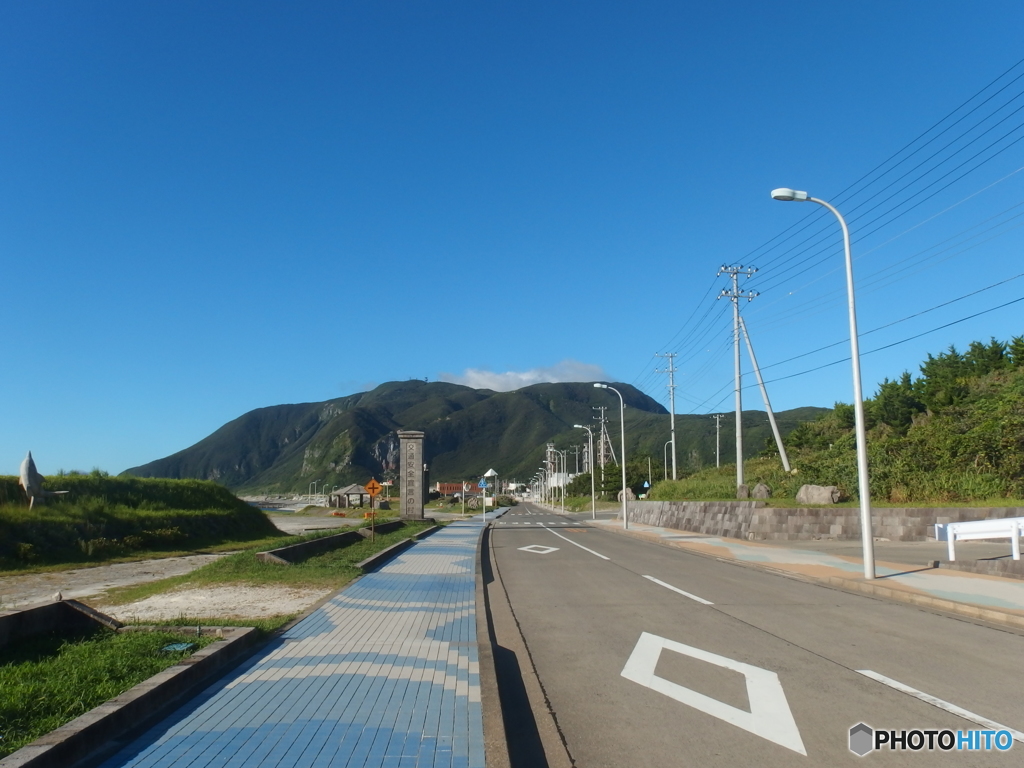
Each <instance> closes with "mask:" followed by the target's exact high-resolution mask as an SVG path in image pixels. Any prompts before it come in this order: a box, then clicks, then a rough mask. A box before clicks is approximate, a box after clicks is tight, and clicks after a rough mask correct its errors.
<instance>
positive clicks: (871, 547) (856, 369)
mask: <svg viewBox="0 0 1024 768" xmlns="http://www.w3.org/2000/svg"><path fill="white" fill-rule="evenodd" d="M772 198H773V199H775V200H786V201H798V202H809V203H817V204H818V205H821V206H824V207H825V208H828V209H829V210H830V211H832V213H833V214H835V217H836V218H837V219H839V226H840V227H842V229H843V248H844V250H845V251H846V299H847V303H848V305H849V309H850V359H851V361H852V362H853V413H854V417H855V422H854V428H855V430H856V434H857V489H858V495H859V496H860V529H861V536H860V537H861V548H862V550H863V554H864V578H865V579H874V578H875V543H874V538H873V537H872V530H871V487H870V484H869V482H868V441H867V434H866V432H865V427H864V393H863V391H862V390H861V383H860V345H859V344H858V341H857V307H856V304H855V303H854V295H853V257H852V256H851V255H850V230H849V228H848V227H847V226H846V220H845V219H844V218H843V216H842V214H841V213H839V211H837V210H836V209H835V208H833V207H832V206H831V205H829V204H828V203H826V202H825V201H824V200H819V199H818V198H816V197H811V196H810V195H808V194H807V193H806V192H800V191H797V190H795V189H787V188H785V187H782V188H780V189H773V190H772Z"/></svg>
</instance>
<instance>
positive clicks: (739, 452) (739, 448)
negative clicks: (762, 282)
mask: <svg viewBox="0 0 1024 768" xmlns="http://www.w3.org/2000/svg"><path fill="white" fill-rule="evenodd" d="M755 272H757V270H756V269H754V268H753V267H748V268H744V267H743V265H742V264H741V265H739V266H736V267H727V266H722V267H720V268H719V270H718V274H719V275H729V277H730V278H731V279H732V290H731V291H730V290H728V289H725V288H723V289H722V292H721V293H720V294H718V298H720V299H721V298H723V297H728V298H729V300H730V301H731V302H732V341H733V359H734V361H735V364H736V488H737V489H739V487H740V486H741V485H743V395H742V392H741V384H740V299H746V300H747V301H751V300H752V299H753V298H754V297H755V296H757V293H756V292H755V291H749V292H747V293H741V292H740V288H739V276H740V275H746V276H747V277H750V276H751V275H753V274H754V273H755Z"/></svg>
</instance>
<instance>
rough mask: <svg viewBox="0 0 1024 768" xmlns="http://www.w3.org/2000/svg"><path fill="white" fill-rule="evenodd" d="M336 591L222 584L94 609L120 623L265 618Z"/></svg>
mask: <svg viewBox="0 0 1024 768" xmlns="http://www.w3.org/2000/svg"><path fill="white" fill-rule="evenodd" d="M332 591H333V590H329V589H328V590H323V589H295V588H292V587H268V586H262V587H247V586H240V585H222V586H218V587H202V588H189V589H180V590H175V591H174V592H166V593H164V594H162V595H153V596H152V597H147V598H146V599H145V600H139V601H138V602H136V603H128V604H126V605H115V606H104V605H102V604H97V605H96V606H95V607H96V608H97V609H98V610H100V611H103V613H105V614H107V615H108V616H113V617H114V618H115V619H117V620H118V621H124V622H133V621H141V622H146V621H166V620H170V619H177V618H182V617H197V616H198V617H203V618H225V619H226V618H232V619H262V618H268V617H270V616H280V615H285V614H295V613H301V612H302V611H304V610H306V608H308V607H309V606H311V605H313V604H314V603H316V602H317V601H318V600H320V599H321V598H322V597H326V596H327V595H329V594H331V592H332Z"/></svg>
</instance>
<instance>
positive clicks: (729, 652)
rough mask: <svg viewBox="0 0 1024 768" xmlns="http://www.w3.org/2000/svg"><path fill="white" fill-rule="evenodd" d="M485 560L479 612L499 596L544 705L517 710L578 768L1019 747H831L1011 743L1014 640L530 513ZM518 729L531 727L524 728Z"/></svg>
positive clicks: (976, 757) (978, 758)
mask: <svg viewBox="0 0 1024 768" xmlns="http://www.w3.org/2000/svg"><path fill="white" fill-rule="evenodd" d="M491 557H492V563H493V566H494V571H495V581H494V582H492V584H491V585H490V586H489V590H490V593H491V600H492V602H494V601H495V599H496V597H497V595H499V594H500V595H501V596H502V597H504V596H505V595H507V598H508V604H509V605H510V606H511V609H512V612H513V613H514V619H515V622H516V623H517V624H518V628H519V630H520V632H521V640H522V641H523V642H525V648H520V649H519V651H518V652H517V654H518V656H519V657H520V658H518V659H517V660H516V663H517V664H518V666H519V667H521V668H523V669H524V670H525V669H528V668H529V667H530V666H531V665H532V668H534V669H535V670H536V674H537V678H538V679H539V683H540V686H541V687H542V689H543V696H544V697H546V701H537V696H536V695H534V696H533V697H532V698H531V702H532V704H533V706H534V708H535V709H537V710H538V711H539V710H540V709H550V710H551V711H552V712H553V717H554V720H555V722H556V725H557V728H558V730H559V731H560V735H561V738H562V739H563V740H564V743H565V749H567V751H568V753H569V755H570V756H571V759H572V760H573V761H574V762H575V764H576V765H578V766H583V767H584V768H602V767H607V768H627V767H629V766H641V765H642V766H651V767H652V768H654V767H656V766H740V765H742V766H747V765H758V766H793V765H808V766H812V765H813V766H833V765H838V764H854V763H858V761H861V760H863V761H864V762H863V763H861V764H877V765H918V766H919V765H933V764H939V763H940V762H941V763H942V764H943V765H957V766H961V765H962V766H973V765H1021V764H1024V743H1021V742H1020V741H1015V742H1014V743H1013V744H1012V746H1011V747H1010V749H1009V750H1007V751H999V750H998V749H995V748H994V747H993V748H992V749H991V750H990V751H970V750H963V751H955V750H954V751H953V752H951V753H948V754H947V753H943V752H941V751H940V750H936V751H934V752H931V753H930V752H928V751H927V750H922V751H911V750H906V751H889V750H881V751H875V752H873V753H871V754H869V755H868V756H867V757H865V758H860V757H857V756H855V755H854V754H853V753H851V752H850V751H849V748H848V739H849V730H850V728H851V727H852V726H854V725H856V724H857V723H860V722H864V723H867V724H869V725H871V726H873V727H874V728H877V729H886V730H892V729H894V730H897V731H899V730H902V729H906V730H908V731H910V730H914V729H921V730H925V729H931V730H943V729H950V730H952V731H954V732H956V731H967V730H971V729H979V730H981V729H986V730H997V729H999V728H1000V727H1001V726H1006V727H1007V728H1009V729H1011V730H1013V729H1015V731H1014V733H1015V734H1016V733H1017V732H1020V731H1024V694H1022V693H1021V688H1022V683H1024V636H1022V635H1021V634H1019V633H1016V632H1014V631H1011V630H1001V629H996V628H992V627H987V626H983V625H980V624H976V623H972V622H970V621H967V620H963V619H958V618H953V617H948V616H944V615H940V614H936V613H931V612H927V611H924V610H921V609H918V608H914V607H910V606H906V605H902V604H897V603H890V602H886V601H883V600H879V599H874V598H870V597H865V596H860V595H853V594H848V593H846V592H842V591H839V590H834V589H829V588H826V587H820V586H816V585H812V584H808V583H805V582H801V581H798V580H795V579H792V578H787V577H784V576H781V575H775V574H772V573H769V572H765V571H763V570H757V569H753V568H749V567H744V566H740V565H736V564H732V563H726V562H721V561H718V560H716V559H713V558H709V557H704V556H699V555H696V554H690V553H686V552H680V551H679V550H675V549H669V548H667V547H662V546H659V545H657V544H653V543H648V542H644V541H639V540H636V539H631V538H628V537H625V536H620V535H617V534H614V533H609V532H606V531H601V530H597V529H593V528H589V527H587V526H586V525H585V522H583V523H580V522H579V521H576V520H573V519H572V518H568V517H561V516H558V515H554V514H550V513H547V512H544V511H541V510H539V509H538V508H536V507H531V506H530V505H520V506H518V507H516V508H514V509H513V510H512V511H510V512H508V513H507V514H506V515H505V516H504V517H502V518H501V519H500V520H498V521H496V522H495V524H494V527H493V529H492V535H491ZM506 634H507V630H506ZM498 640H499V644H501V645H508V646H509V647H512V645H513V644H512V643H505V642H504V641H503V640H502V637H501V634H500V633H499V638H498ZM867 671H870V672H872V673H874V675H876V676H882V677H883V678H886V679H888V680H890V681H893V682H891V683H884V682H881V681H879V680H878V679H875V678H873V677H871V676H869V675H867V674H865V672H867ZM894 684H895V685H899V684H903V685H906V686H910V687H911V688H913V689H916V690H917V691H919V692H921V693H922V694H925V695H930V696H931V697H937V699H939V700H941V701H940V702H938V705H937V704H936V703H934V702H931V703H930V702H928V701H925V700H922V698H921V697H919V696H916V695H911V694H908V693H906V692H903V691H900V690H897V689H895V688H894V687H892V686H893V685H894ZM527 687H529V686H527ZM950 707H958V708H960V709H961V710H966V711H967V714H966V715H963V714H957V713H954V711H948V710H949V709H950ZM970 715H978V716H982V717H983V718H986V719H987V720H989V721H994V722H995V723H996V724H997V725H988V726H986V725H981V724H979V723H977V722H973V721H972V720H971V719H970ZM535 719H536V721H537V722H538V723H540V724H541V725H543V722H542V721H543V720H544V718H543V715H542V714H537V716H536V718H535ZM982 738H983V737H982ZM1018 738H1020V739H1021V740H1024V733H1020V734H1019V736H1018ZM548 742H549V743H550V739H549V740H548ZM548 752H549V755H550V752H551V750H550V747H549V748H548ZM562 759H563V760H564V756H563V758H562ZM548 762H549V763H550V764H552V765H554V764H556V763H557V762H558V760H556V759H554V757H553V756H551V758H550V759H549V760H548Z"/></svg>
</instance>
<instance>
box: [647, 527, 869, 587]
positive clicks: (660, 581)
mask: <svg viewBox="0 0 1024 768" xmlns="http://www.w3.org/2000/svg"><path fill="white" fill-rule="evenodd" d="M865 530H867V529H865ZM644 578H645V579H647V580H648V581H653V582H654V583H655V584H660V585H661V586H663V587H664V588H665V589H671V590H672V591H673V592H678V593H679V594H680V595H682V596H683V597H688V598H690V599H691V600H696V601H697V602H698V603H703V604H704V605H714V603H712V602H711V601H710V600H705V599H704V598H703V597H697V596H696V595H691V594H690V593H689V592H684V591H683V590H681V589H680V588H679V587H673V586H672V585H671V584H666V583H665V582H664V581H662V580H661V579H656V578H654V577H653V576H644Z"/></svg>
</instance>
